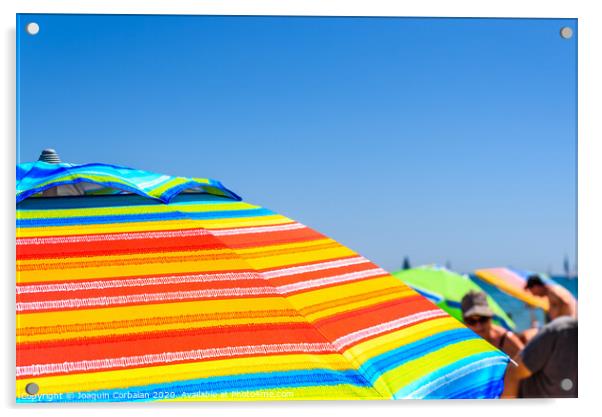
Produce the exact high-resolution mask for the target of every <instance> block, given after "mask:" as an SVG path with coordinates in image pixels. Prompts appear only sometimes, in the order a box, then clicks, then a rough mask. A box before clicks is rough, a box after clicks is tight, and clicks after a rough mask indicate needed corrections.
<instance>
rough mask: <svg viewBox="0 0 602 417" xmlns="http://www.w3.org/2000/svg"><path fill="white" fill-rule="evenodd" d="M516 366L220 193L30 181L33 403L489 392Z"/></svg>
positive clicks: (107, 182)
mask: <svg viewBox="0 0 602 417" xmlns="http://www.w3.org/2000/svg"><path fill="white" fill-rule="evenodd" d="M82 183H86V184H91V186H90V187H89V188H84V189H83V190H82V189H79V190H77V191H78V194H80V195H77V196H64V197H58V198H56V197H55V198H49V197H43V194H42V197H40V193H41V192H44V191H45V190H46V191H49V190H51V189H54V190H55V191H56V188H53V187H54V186H59V187H74V186H76V185H81V184H82ZM186 187H192V188H193V191H195V192H193V193H187V192H186V191H187V189H186ZM71 191H73V190H71ZM89 192H94V193H100V194H109V195H86V194H87V193H89ZM68 193H69V192H68V190H67V189H63V190H58V191H56V192H55V193H54V194H58V195H62V194H68ZM124 193H131V194H125V195H124ZM27 196H29V198H26V197H27ZM167 202H169V204H167ZM507 362H508V358H507V356H506V355H504V354H503V353H501V352H500V351H498V350H497V349H495V348H493V347H492V346H491V345H489V344H488V343H487V342H485V341H484V340H483V339H481V338H479V337H478V336H476V335H475V334H474V333H473V332H471V331H470V330H468V329H466V328H465V327H464V326H463V325H462V324H461V323H459V322H458V321H457V320H455V319H453V318H452V317H450V316H449V315H448V314H447V313H445V312H444V311H442V310H441V309H439V308H438V307H436V306H433V305H432V303H430V302H429V301H428V300H426V299H425V298H424V297H422V296H420V295H419V294H418V293H417V292H415V291H414V290H412V289H411V288H409V287H407V286H405V285H399V281H398V280H397V279H395V278H394V277H392V276H391V275H390V274H388V273H387V272H386V271H384V270H382V269H381V268H379V267H378V266H376V265H374V264H373V263H371V262H370V261H368V260H367V259H365V258H363V257H361V256H360V255H358V254H357V253H355V252H353V251H352V250H350V249H348V248H346V247H345V246H343V245H340V244H339V243H337V242H336V241H334V240H332V239H330V238H328V237H326V236H324V235H322V234H320V233H318V232H316V231H315V230H312V229H310V228H308V227H306V226H304V225H302V224H300V223H297V222H295V221H293V220H291V219H289V218H287V217H285V216H282V215H279V214H277V213H274V212H272V211H270V210H268V209H265V208H262V207H259V206H256V205H253V204H249V203H246V202H243V201H240V198H239V197H238V196H237V195H236V194H234V193H233V192H231V191H230V190H228V189H226V188H225V187H224V186H223V185H221V184H220V183H219V182H217V181H212V180H205V179H190V178H179V177H169V176H161V175H157V174H151V173H146V172H142V171H135V170H130V169H127V168H122V167H114V166H109V165H102V164H91V165H70V164H60V165H59V166H56V165H50V164H46V163H43V162H37V163H35V164H25V165H22V166H19V167H18V169H17V397H18V401H20V402H33V401H152V400H167V401H178V400H195V401H198V400H240V399H242V400H257V399H259V400H261V399H264V400H281V399H390V398H481V397H486V398H488V397H496V396H498V395H499V394H500V393H501V390H502V387H503V382H502V379H503V374H504V371H505V367H506V364H507ZM32 384H35V385H32ZM32 387H33V388H35V389H33V391H36V390H39V391H38V394H37V395H35V396H30V395H27V394H26V392H31V391H32Z"/></svg>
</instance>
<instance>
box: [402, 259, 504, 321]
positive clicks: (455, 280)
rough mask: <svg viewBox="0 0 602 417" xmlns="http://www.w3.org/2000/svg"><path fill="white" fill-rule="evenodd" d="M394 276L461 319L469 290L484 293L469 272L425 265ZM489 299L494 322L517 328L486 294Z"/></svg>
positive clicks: (405, 270)
mask: <svg viewBox="0 0 602 417" xmlns="http://www.w3.org/2000/svg"><path fill="white" fill-rule="evenodd" d="M393 276H394V277H396V278H398V279H400V280H401V281H403V282H404V283H405V284H407V285H409V286H410V287H412V288H413V289H415V290H416V291H418V293H420V294H421V295H422V296H424V297H426V298H427V299H429V300H430V301H432V302H433V303H435V304H436V305H438V306H439V307H441V308H442V309H443V310H445V311H446V312H447V313H449V314H450V315H451V316H452V317H455V318H456V319H458V320H462V306H461V302H462V298H463V297H464V296H465V295H466V294H467V293H468V292H469V291H481V292H484V293H485V291H484V290H483V289H482V288H481V287H479V286H478V285H477V284H476V283H475V282H473V281H472V280H471V279H470V277H468V276H467V275H460V274H457V273H455V272H453V271H450V270H448V269H447V268H443V267H439V266H430V265H425V266H421V267H418V268H412V269H404V270H401V271H397V272H393ZM485 294H487V293H485ZM487 302H488V304H489V307H490V308H491V310H492V311H493V314H494V316H493V322H494V323H496V324H498V325H500V326H502V327H504V328H506V329H508V330H514V329H515V327H516V325H515V324H514V322H513V321H512V319H511V318H510V317H508V314H506V312H505V311H504V309H503V308H502V307H500V305H499V304H498V303H497V302H496V301H495V300H494V299H493V298H492V297H491V296H490V295H487Z"/></svg>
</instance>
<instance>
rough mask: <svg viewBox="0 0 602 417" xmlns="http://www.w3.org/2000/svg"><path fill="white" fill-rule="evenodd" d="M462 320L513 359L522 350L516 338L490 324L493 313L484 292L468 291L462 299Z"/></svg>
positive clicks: (510, 333) (521, 344) (509, 332)
mask: <svg viewBox="0 0 602 417" xmlns="http://www.w3.org/2000/svg"><path fill="white" fill-rule="evenodd" d="M461 307H462V318H463V320H464V323H465V324H466V326H467V327H468V328H469V329H470V330H472V331H473V332H475V333H476V334H478V335H479V336H481V337H482V338H483V339H485V340H487V341H488V342H489V343H491V344H492V345H493V346H495V347H497V348H498V349H500V350H502V351H503V352H504V353H505V354H506V355H508V356H510V357H513V356H515V355H516V354H517V353H518V352H520V351H521V349H522V348H523V343H522V342H521V341H520V339H519V338H518V336H516V335H515V334H514V333H512V332H511V331H510V330H506V329H504V328H503V327H500V326H498V325H496V324H493V323H492V322H491V319H492V317H493V311H492V310H491V308H490V307H489V303H488V302H487V295H486V294H485V293H484V292H477V291H470V292H468V293H467V294H466V295H465V296H464V298H462V303H461Z"/></svg>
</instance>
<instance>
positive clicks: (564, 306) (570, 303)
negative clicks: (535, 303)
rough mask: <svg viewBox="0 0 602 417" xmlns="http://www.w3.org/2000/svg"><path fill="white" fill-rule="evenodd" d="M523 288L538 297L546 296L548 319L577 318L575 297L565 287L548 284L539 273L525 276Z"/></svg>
mask: <svg viewBox="0 0 602 417" xmlns="http://www.w3.org/2000/svg"><path fill="white" fill-rule="evenodd" d="M525 289H526V290H527V291H529V292H530V293H531V294H533V295H536V296H538V297H547V298H548V300H549V302H550V309H549V310H548V317H549V318H550V321H552V320H554V319H556V318H558V317H560V316H569V317H572V318H574V319H576V318H577V305H576V302H575V299H574V298H573V296H572V295H571V293H570V292H569V290H567V289H566V288H564V287H562V286H560V285H548V284H546V283H545V282H544V281H543V280H542V279H541V277H540V276H539V275H531V276H529V278H527V284H526V285H525Z"/></svg>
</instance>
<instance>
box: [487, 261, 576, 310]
mask: <svg viewBox="0 0 602 417" xmlns="http://www.w3.org/2000/svg"><path fill="white" fill-rule="evenodd" d="M532 274H533V272H530V271H522V270H518V269H511V268H489V269H478V270H476V271H475V275H476V276H477V277H478V278H480V279H482V280H484V281H486V282H488V283H490V284H492V285H495V286H496V287H498V288H499V289H500V290H502V291H503V292H505V293H507V294H508V295H511V296H513V297H515V298H518V299H519V300H521V301H524V302H525V303H527V304H529V305H531V306H533V307H539V308H542V309H543V310H544V311H546V312H547V311H548V309H549V308H550V306H549V303H548V300H547V298H544V297H537V296H534V295H533V294H531V293H530V292H528V291H527V290H525V285H526V284H527V279H528V277H529V275H532ZM538 275H539V276H540V277H541V279H542V280H543V281H544V282H545V283H546V284H548V285H558V286H561V285H560V284H558V283H557V282H555V281H554V280H553V279H551V278H550V277H548V276H547V275H545V274H538ZM571 296H572V295H571Z"/></svg>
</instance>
